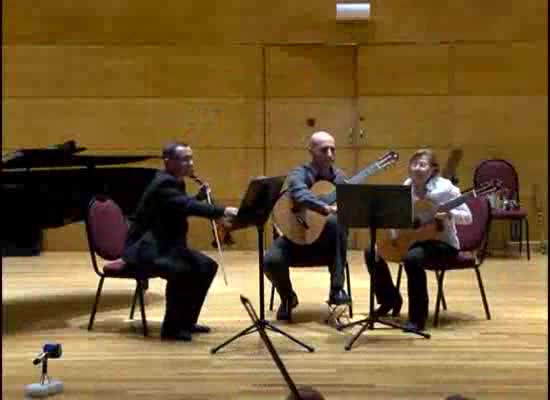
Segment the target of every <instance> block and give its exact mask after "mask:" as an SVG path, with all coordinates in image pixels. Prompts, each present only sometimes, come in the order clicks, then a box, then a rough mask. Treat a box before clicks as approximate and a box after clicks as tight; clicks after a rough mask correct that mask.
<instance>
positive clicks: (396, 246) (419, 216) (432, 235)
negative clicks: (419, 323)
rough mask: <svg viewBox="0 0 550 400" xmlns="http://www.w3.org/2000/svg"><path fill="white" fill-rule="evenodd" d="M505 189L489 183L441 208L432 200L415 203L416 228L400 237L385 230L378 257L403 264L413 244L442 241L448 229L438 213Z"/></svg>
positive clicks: (463, 194)
mask: <svg viewBox="0 0 550 400" xmlns="http://www.w3.org/2000/svg"><path fill="white" fill-rule="evenodd" d="M501 187H502V183H501V182H500V181H498V180H495V181H490V182H485V183H484V184H482V185H481V186H479V187H478V188H474V189H470V190H468V191H466V192H464V193H462V194H461V195H460V196H458V197H456V198H454V199H452V200H450V201H447V202H445V203H443V204H440V205H437V204H435V203H433V202H432V201H431V200H428V199H419V200H416V201H415V202H414V204H413V218H414V219H413V229H399V230H398V231H397V237H396V238H393V237H392V234H391V229H383V230H382V232H381V235H380V238H381V239H380V240H378V241H377V242H376V247H377V255H379V256H382V257H383V258H384V259H385V260H386V261H393V262H397V263H399V262H401V260H403V257H405V255H406V254H407V251H408V250H409V248H410V247H411V246H412V244H413V243H415V242H419V241H424V240H435V239H439V238H440V236H441V232H442V231H443V228H444V226H443V221H441V220H438V219H435V218H434V216H435V214H436V213H438V212H447V211H450V210H452V209H453V208H455V207H458V206H459V205H461V204H463V203H465V202H466V201H467V200H468V199H470V198H472V197H479V196H486V195H488V194H490V193H493V192H496V191H498V190H500V189H501Z"/></svg>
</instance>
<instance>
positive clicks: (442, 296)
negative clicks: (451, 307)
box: [434, 271, 447, 311]
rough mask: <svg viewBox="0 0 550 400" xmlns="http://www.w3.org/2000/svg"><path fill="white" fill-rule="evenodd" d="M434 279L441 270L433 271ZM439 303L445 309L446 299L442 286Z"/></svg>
mask: <svg viewBox="0 0 550 400" xmlns="http://www.w3.org/2000/svg"><path fill="white" fill-rule="evenodd" d="M434 272H435V276H436V279H437V278H438V275H439V274H441V272H442V271H434ZM441 305H442V306H443V310H445V311H447V301H446V300H445V291H444V290H443V288H441Z"/></svg>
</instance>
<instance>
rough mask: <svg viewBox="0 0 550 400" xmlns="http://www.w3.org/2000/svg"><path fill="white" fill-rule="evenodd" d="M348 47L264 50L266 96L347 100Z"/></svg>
mask: <svg viewBox="0 0 550 400" xmlns="http://www.w3.org/2000/svg"><path fill="white" fill-rule="evenodd" d="M353 52H354V49H353V48H352V47H347V46H311V45H308V46H281V47H276V46H274V47H268V48H267V55H266V74H267V75H266V79H267V96H268V97H294V96H297V97H347V96H353V94H354V64H353Z"/></svg>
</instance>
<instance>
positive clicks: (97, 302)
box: [88, 276, 105, 331]
mask: <svg viewBox="0 0 550 400" xmlns="http://www.w3.org/2000/svg"><path fill="white" fill-rule="evenodd" d="M104 280H105V277H103V276H102V277H101V278H100V279H99V284H98V285H97V291H96V294H95V301H94V305H93V307H92V314H91V315H90V322H88V330H89V331H91V330H92V327H93V325H94V320H95V313H96V312H97V306H98V305H99V297H100V296H101V289H103V281H104Z"/></svg>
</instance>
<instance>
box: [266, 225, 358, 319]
mask: <svg viewBox="0 0 550 400" xmlns="http://www.w3.org/2000/svg"><path fill="white" fill-rule="evenodd" d="M337 235H340V238H339V239H340V241H339V244H340V246H339V248H338V247H337V245H336V244H337V241H338V240H337ZM346 249H347V235H346V234H345V232H341V229H339V226H338V224H337V221H336V217H335V216H330V217H329V218H328V219H327V224H326V225H325V229H324V230H323V232H322V234H321V236H320V237H319V239H318V240H317V241H315V242H314V243H313V244H311V245H306V246H300V245H296V244H294V243H292V242H290V241H289V240H288V239H286V238H284V237H279V238H277V239H276V240H275V241H274V242H273V244H272V246H271V248H270V249H269V250H268V251H267V252H266V254H265V257H264V272H265V274H266V276H267V278H268V279H269V280H270V281H271V283H272V284H273V285H274V286H275V289H276V290H277V292H278V293H279V296H280V298H281V305H280V306H279V309H278V311H277V319H279V320H289V319H290V316H291V310H292V308H294V307H296V306H297V305H298V298H297V296H296V293H295V292H294V291H293V289H292V283H291V281H290V272H289V266H290V265H293V264H294V263H298V264H308V262H310V260H315V259H320V258H322V259H324V260H325V262H326V260H328V261H329V262H328V267H329V271H330V293H329V303H331V304H337V305H338V304H347V303H349V302H350V298H349V296H348V295H347V294H346V292H345V291H344V289H343V287H344V281H345V267H344V266H345V260H346V258H345V257H346ZM311 265H313V264H311Z"/></svg>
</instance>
